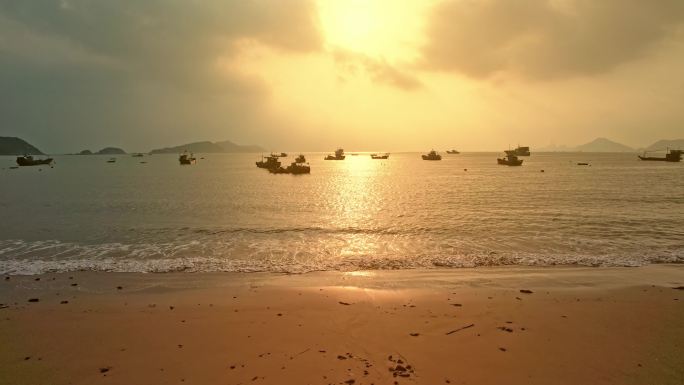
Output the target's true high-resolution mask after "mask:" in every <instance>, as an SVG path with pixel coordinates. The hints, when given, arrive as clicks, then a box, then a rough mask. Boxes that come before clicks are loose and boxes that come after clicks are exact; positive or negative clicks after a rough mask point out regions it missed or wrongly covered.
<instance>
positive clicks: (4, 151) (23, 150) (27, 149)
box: [0, 136, 45, 155]
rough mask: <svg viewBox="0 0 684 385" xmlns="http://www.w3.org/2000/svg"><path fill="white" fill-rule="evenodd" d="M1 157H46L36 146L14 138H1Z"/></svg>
mask: <svg viewBox="0 0 684 385" xmlns="http://www.w3.org/2000/svg"><path fill="white" fill-rule="evenodd" d="M0 155H45V154H44V153H43V152H42V151H40V150H39V149H37V148H36V147H35V146H33V145H31V144H29V143H28V142H26V141H25V140H23V139H20V138H17V137H13V136H0Z"/></svg>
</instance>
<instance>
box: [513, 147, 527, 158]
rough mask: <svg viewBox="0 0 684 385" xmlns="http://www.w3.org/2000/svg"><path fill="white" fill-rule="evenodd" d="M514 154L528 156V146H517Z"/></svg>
mask: <svg viewBox="0 0 684 385" xmlns="http://www.w3.org/2000/svg"><path fill="white" fill-rule="evenodd" d="M513 151H515V154H514V155H517V156H530V148H529V147H527V146H520V145H519V146H518V147H517V148H516V149H515V150H513Z"/></svg>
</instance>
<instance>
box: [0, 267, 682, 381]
mask: <svg viewBox="0 0 684 385" xmlns="http://www.w3.org/2000/svg"><path fill="white" fill-rule="evenodd" d="M1 279H2V281H1V282H0V304H1V305H0V307H1V309H0V325H1V326H0V384H14V385H22V384H27V385H28V384H31V385H33V384H56V385H59V384H89V385H90V384H212V385H213V384H377V385H379V384H504V383H505V384H681V383H683V382H684V365H682V362H684V322H683V321H682V320H684V290H681V289H677V288H678V287H681V286H684V266H681V265H652V266H647V267H639V268H561V267H554V268H523V267H510V268H477V269H455V270H413V271H408V270H404V271H372V272H352V273H338V272H330V273H310V274H304V275H278V274H260V273H252V274H236V273H224V274H221V273H211V274H189V273H166V274H117V273H92V272H80V273H67V274H44V275H40V276H11V277H9V276H8V277H2V278H1Z"/></svg>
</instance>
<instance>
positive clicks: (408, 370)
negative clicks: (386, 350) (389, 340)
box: [387, 355, 415, 378]
mask: <svg viewBox="0 0 684 385" xmlns="http://www.w3.org/2000/svg"><path fill="white" fill-rule="evenodd" d="M387 360H388V361H389V362H390V366H389V367H388V370H389V371H390V373H392V377H404V378H409V377H411V376H412V375H415V372H414V368H413V366H411V365H409V364H408V363H407V362H404V360H402V359H401V358H397V359H394V357H393V356H392V355H390V356H388V357H387Z"/></svg>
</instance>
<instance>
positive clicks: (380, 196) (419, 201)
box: [0, 152, 684, 274]
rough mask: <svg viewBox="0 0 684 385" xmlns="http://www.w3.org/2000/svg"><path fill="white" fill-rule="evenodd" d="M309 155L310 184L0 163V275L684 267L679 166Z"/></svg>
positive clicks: (682, 167)
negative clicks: (518, 164) (517, 164)
mask: <svg viewBox="0 0 684 385" xmlns="http://www.w3.org/2000/svg"><path fill="white" fill-rule="evenodd" d="M304 154H305V155H306V157H307V159H308V161H309V163H310V165H311V174H310V175H283V174H270V173H268V172H267V171H266V170H263V169H259V168H257V167H256V166H255V162H256V161H258V160H260V154H200V155H197V156H198V162H197V164H195V165H190V166H181V165H179V162H178V156H177V155H150V156H147V155H146V156H145V157H143V158H136V157H132V156H130V155H125V156H123V155H121V156H117V157H116V158H117V161H116V163H107V160H108V159H109V158H110V157H111V156H95V155H93V156H73V155H72V156H69V155H63V156H55V160H56V163H55V164H54V165H53V167H50V166H36V167H20V168H11V167H12V166H15V158H14V157H0V273H1V274H39V273H45V272H67V271H82V270H86V271H108V272H146V273H153V272H154V273H161V272H178V271H182V272H216V271H226V272H279V273H305V272H310V271H326V270H334V271H356V270H375V269H432V268H440V269H445V268H464V267H476V266H505V265H515V266H558V265H563V266H565V265H568V266H641V265H646V264H654V263H684V163H666V162H644V161H640V160H638V159H637V157H636V154H629V153H627V154H617V153H611V154H605V153H534V152H533V154H532V156H530V157H524V158H522V159H524V164H523V165H522V166H521V167H508V166H500V165H497V162H496V158H497V156H501V155H500V154H497V153H462V154H458V155H447V154H446V153H443V156H444V157H443V160H441V161H424V160H422V159H421V156H420V155H421V154H420V153H393V154H391V156H390V158H389V159H387V160H373V159H371V158H370V156H369V154H368V153H358V155H352V154H349V153H348V154H347V158H346V159H345V160H343V161H325V160H323V158H324V156H325V154H323V153H304ZM295 155H298V153H293V154H290V157H288V158H284V159H283V164H289V163H290V162H292V161H294V156H295ZM200 157H201V158H200ZM578 163H588V164H589V165H586V166H580V165H578Z"/></svg>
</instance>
